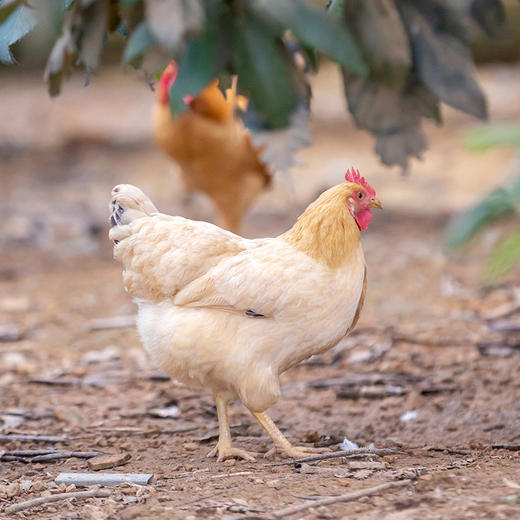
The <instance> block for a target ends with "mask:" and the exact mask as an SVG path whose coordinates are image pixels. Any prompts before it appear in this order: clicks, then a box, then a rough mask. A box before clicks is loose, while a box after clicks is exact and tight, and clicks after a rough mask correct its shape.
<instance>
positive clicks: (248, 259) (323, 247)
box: [110, 172, 381, 460]
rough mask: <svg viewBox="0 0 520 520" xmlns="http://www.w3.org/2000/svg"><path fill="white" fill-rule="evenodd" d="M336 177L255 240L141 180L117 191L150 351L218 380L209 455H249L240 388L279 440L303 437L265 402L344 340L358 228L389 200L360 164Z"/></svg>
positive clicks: (357, 265) (353, 299) (356, 305)
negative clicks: (289, 433) (233, 421)
mask: <svg viewBox="0 0 520 520" xmlns="http://www.w3.org/2000/svg"><path fill="white" fill-rule="evenodd" d="M346 180H347V182H346V183H344V184H340V185H338V186H334V187H333V188H330V189H329V190H327V191H326V192H325V193H323V194H322V195H320V197H319V198H318V199H317V200H316V201H315V202H313V203H312V204H311V205H310V206H309V207H308V208H307V209H306V210H305V211H304V213H303V214H302V215H301V216H300V218H299V219H298V221H297V222H296V224H294V226H293V227H292V228H291V229H290V230H289V231H287V232H286V233H284V234H283V235H280V236H279V237H276V238H262V239H255V240H248V239H245V238H242V237H240V236H237V235H234V234H233V233H230V232H229V231H224V230H222V229H220V228H218V227H217V226H214V225H213V224H209V223H207V222H195V221H192V220H187V219H185V218H182V217H171V216H168V215H163V214H161V213H158V212H157V209H156V208H155V206H154V205H153V204H152V202H151V201H150V199H148V197H146V195H145V194H144V193H143V192H142V191H141V190H140V189H139V188H136V187H135V186H131V185H128V184H122V185H119V186H116V187H115V188H114V189H113V191H112V203H111V207H112V216H111V223H112V229H111V231H110V238H111V240H113V241H114V257H115V258H116V259H118V260H120V261H121V262H122V264H123V280H124V285H125V288H126V289H127V291H128V292H129V293H130V295H131V296H133V298H134V299H135V301H136V303H137V305H138V307H139V311H138V320H137V321H138V330H139V333H140V336H141V339H142V341H143V344H144V346H145V348H146V349H147V350H148V352H149V354H150V356H151V358H152V360H153V361H154V363H156V364H157V365H158V366H159V367H161V368H162V369H163V370H164V371H165V372H166V373H167V374H169V375H170V376H171V377H172V378H174V379H176V380H178V381H181V382H183V383H185V384H187V385H189V386H192V387H198V388H207V389H210V390H211V391H212V392H213V394H214V396H215V399H216V404H217V412H218V419H219V429H220V435H219V441H218V444H217V446H216V447H215V449H214V450H213V451H212V452H211V455H216V454H218V458H219V460H223V459H225V458H227V457H242V458H245V459H251V458H252V457H251V455H250V454H248V453H247V452H245V451H244V450H241V449H238V448H233V447H232V445H231V435H230V431H229V423H228V416H227V403H228V402H229V401H230V400H233V399H240V400H241V401H242V402H243V403H244V405H245V406H246V407H247V408H248V409H249V410H250V411H251V412H252V413H253V415H254V416H255V417H256V418H257V419H258V421H259V422H260V424H261V425H262V426H263V427H264V428H265V430H266V431H267V433H268V434H269V435H270V436H271V438H272V439H273V442H274V446H275V450H278V451H280V452H282V453H283V454H285V455H288V456H291V457H300V456H305V455H306V454H307V453H308V451H309V448H298V447H294V446H293V445H291V444H290V443H289V441H288V440H287V439H286V438H285V437H284V436H283V435H282V433H281V432H280V430H279V429H278V428H277V427H276V425H275V424H274V423H273V421H272V420H271V419H270V417H269V416H268V415H267V412H266V410H267V409H268V408H269V407H271V406H273V405H274V404H275V403H276V401H278V399H279V397H280V383H279V376H280V374H281V373H282V372H285V371H286V370H287V369H289V368H291V367H293V366H295V365H297V364H298V363H300V362H301V361H303V360H304V359H307V358H309V357H310V356H312V355H313V354H318V353H320V352H324V351H326V350H328V349H330V348H332V347H333V346H334V345H336V344H337V343H338V342H339V341H340V340H341V339H342V338H343V337H345V335H346V334H348V333H349V332H350V330H352V328H353V327H354V326H355V324H356V322H357V320H358V318H359V314H360V312H361V307H362V305H363V300H364V296H365V287H366V267H365V259H364V256H363V248H362V246H361V241H360V231H363V230H365V229H366V228H367V226H368V224H369V222H370V219H371V217H372V212H371V208H379V207H381V203H380V202H379V201H378V200H377V199H376V198H375V192H374V190H373V189H372V188H371V187H370V186H369V185H368V183H366V182H365V180H364V179H363V178H361V177H360V176H359V174H358V173H351V172H347V175H346Z"/></svg>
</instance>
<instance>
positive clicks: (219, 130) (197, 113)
mask: <svg viewBox="0 0 520 520" xmlns="http://www.w3.org/2000/svg"><path fill="white" fill-rule="evenodd" d="M176 77H177V64H176V63H175V62H171V63H170V64H169V65H168V66H167V67H166V69H165V70H164V72H163V75H162V77H161V80H160V82H159V88H158V96H157V101H158V103H157V105H156V107H155V112H154V133H155V138H156V140H157V143H158V144H159V147H160V148H161V150H162V151H163V152H164V153H166V154H167V155H168V156H169V157H171V158H172V159H173V160H174V161H175V162H176V163H177V164H178V165H179V166H180V168H181V175H182V180H183V182H184V184H185V186H186V188H187V189H188V190H199V191H202V192H204V193H206V195H208V197H210V199H211V200H212V201H213V204H214V205H215V208H216V212H217V224H218V225H219V226H220V227H222V228H224V229H227V230H229V231H233V232H234V233H238V232H239V231H240V226H241V222H242V218H243V215H244V214H245V213H246V211H247V210H248V209H249V207H250V206H251V204H252V203H253V202H254V200H255V199H256V197H257V196H258V195H259V193H260V192H261V191H262V190H263V189H264V188H265V187H266V186H267V185H268V184H269V182H270V180H271V175H270V173H269V169H268V167H267V165H266V164H264V163H263V162H262V161H261V160H260V157H259V153H260V149H258V148H255V147H254V146H253V145H252V143H251V138H250V134H249V131H248V130H247V129H246V128H245V126H244V124H243V122H242V120H241V119H240V118H238V117H236V115H235V110H236V108H237V106H238V107H239V108H242V109H243V108H245V103H246V100H245V98H243V97H242V96H237V95H236V80H235V81H234V82H233V87H232V88H231V89H228V90H227V91H226V95H225V96H224V94H223V93H222V92H221V91H220V89H219V87H218V80H214V81H213V82H212V83H211V84H210V85H209V86H207V87H206V88H205V89H204V90H202V92H200V94H199V95H197V96H195V97H193V98H191V97H190V96H187V97H186V99H185V101H186V103H187V104H188V105H189V108H188V110H187V112H184V113H182V114H179V115H178V116H175V117H174V116H172V114H171V111H170V105H169V99H168V93H169V90H170V88H171V86H172V85H173V83H174V82H175V79H176Z"/></svg>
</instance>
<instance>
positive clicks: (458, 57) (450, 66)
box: [395, 0, 487, 119]
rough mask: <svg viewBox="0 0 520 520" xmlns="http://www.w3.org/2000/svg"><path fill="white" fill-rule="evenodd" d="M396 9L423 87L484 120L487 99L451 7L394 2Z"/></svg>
mask: <svg viewBox="0 0 520 520" xmlns="http://www.w3.org/2000/svg"><path fill="white" fill-rule="evenodd" d="M395 5H396V6H397V8H398V9H399V13H400V15H401V19H402V20H403V23H404V25H405V27H406V30H407V33H408V38H409V40H410V45H411V48H412V55H413V60H414V67H415V69H416V70H417V74H418V76H419V77H420V78H421V80H422V81H423V82H424V84H425V85H426V86H427V87H428V89H430V91H431V92H432V93H433V94H435V96H437V97H438V98H439V99H440V100H441V101H443V102H444V103H446V104H447V105H450V106H452V107H453V108H456V109H458V110H461V111H463V112H466V113H467V114H471V115H473V116H475V117H478V118H480V119H486V118H487V108H486V99H485V97H484V94H483V92H482V90H481V88H480V86H479V84H478V83H477V81H476V79H475V67H474V65H473V62H472V58H471V53H470V51H469V49H468V46H467V45H466V43H465V42H464V40H463V36H462V34H461V33H462V28H461V27H460V23H459V20H458V17H457V15H456V13H455V12H454V11H453V9H452V7H450V6H448V5H447V4H446V3H442V2H440V1H439V0H436V1H433V0H428V2H426V1H421V2H419V1H417V0H395Z"/></svg>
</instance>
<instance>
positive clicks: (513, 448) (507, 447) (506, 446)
mask: <svg viewBox="0 0 520 520" xmlns="http://www.w3.org/2000/svg"><path fill="white" fill-rule="evenodd" d="M491 448H492V449H494V450H509V451H520V444H492V445H491Z"/></svg>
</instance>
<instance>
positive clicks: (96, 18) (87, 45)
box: [78, 1, 108, 72]
mask: <svg viewBox="0 0 520 520" xmlns="http://www.w3.org/2000/svg"><path fill="white" fill-rule="evenodd" d="M107 21H108V11H107V3H106V2H104V1H101V2H95V3H94V4H93V5H91V6H89V7H88V8H87V9H86V11H85V14H84V16H83V20H82V22H83V37H82V38H81V42H80V48H79V57H78V61H79V63H83V64H84V65H85V68H86V69H87V72H90V71H92V70H97V68H98V67H99V58H100V54H101V51H102V50H103V44H104V42H105V37H106V33H107Z"/></svg>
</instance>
